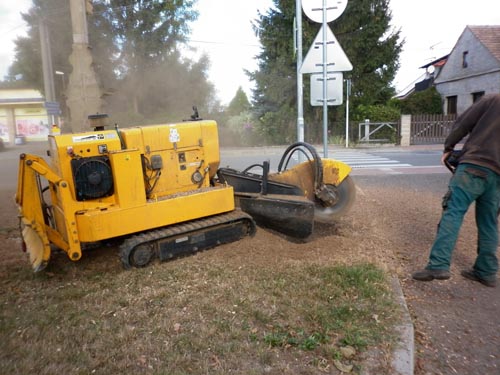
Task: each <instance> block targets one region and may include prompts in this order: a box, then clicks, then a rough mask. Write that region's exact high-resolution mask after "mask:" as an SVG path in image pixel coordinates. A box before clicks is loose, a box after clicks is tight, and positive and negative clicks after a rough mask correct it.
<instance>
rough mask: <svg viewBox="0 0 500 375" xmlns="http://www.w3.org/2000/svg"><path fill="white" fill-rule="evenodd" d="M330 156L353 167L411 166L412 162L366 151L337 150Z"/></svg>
mask: <svg viewBox="0 0 500 375" xmlns="http://www.w3.org/2000/svg"><path fill="white" fill-rule="evenodd" d="M329 157H330V158H332V159H335V160H338V161H341V162H343V163H346V164H347V165H349V166H350V167H351V168H384V167H385V168H387V167H389V168H397V167H411V166H412V165H411V164H407V163H400V162H399V161H397V160H392V159H388V158H384V157H379V156H376V155H374V154H369V153H365V152H344V151H337V152H333V153H332V154H331V155H329Z"/></svg>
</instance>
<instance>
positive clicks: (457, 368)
mask: <svg viewBox="0 0 500 375" xmlns="http://www.w3.org/2000/svg"><path fill="white" fill-rule="evenodd" d="M13 195H14V190H13V189H11V188H1V189H0V207H1V210H0V224H1V225H0V228H1V229H0V263H1V269H2V270H8V269H19V268H20V267H26V262H27V261H26V259H25V257H24V255H23V254H22V253H21V252H20V251H19V250H18V249H19V238H18V236H19V234H18V231H17V217H16V215H17V212H16V207H15V205H14V202H13ZM440 200H441V197H440V196H439V195H437V194H431V193H428V192H427V193H426V192H422V191H418V190H408V189H405V190H404V191H403V190H402V189H398V188H390V187H389V188H388V187H387V186H385V187H380V186H379V187H377V186H363V187H360V188H359V190H358V196H357V202H356V204H355V207H354V208H353V210H352V211H351V213H350V214H349V215H347V216H346V217H345V218H344V219H342V222H341V224H340V225H339V226H338V227H336V228H331V227H326V226H324V225H319V226H317V227H316V233H315V235H314V238H313V239H312V240H311V241H310V242H309V244H307V245H304V244H291V243H289V242H287V241H285V240H284V239H281V238H280V237H278V236H276V235H275V234H273V233H270V232H267V231H264V230H259V231H258V234H257V236H256V240H255V241H241V242H240V243H238V245H237V246H238V249H239V250H240V253H244V254H255V253H256V252H258V253H259V254H266V253H267V254H269V257H275V256H276V255H273V254H276V253H275V251H273V250H274V249H276V247H279V248H286V249H287V251H289V254H288V256H289V258H293V259H294V260H295V261H297V262H300V261H302V260H304V259H306V258H308V257H310V256H311V252H314V254H315V256H320V257H321V256H325V257H326V256H328V257H329V258H331V257H337V258H338V262H348V263H349V262H352V261H353V260H356V261H359V262H363V261H370V262H374V263H376V264H377V265H380V266H382V267H384V268H385V269H386V270H387V271H388V272H390V273H395V274H397V275H398V277H399V279H400V281H401V283H402V285H403V289H404V293H405V297H406V301H407V304H408V307H409V309H410V313H411V315H412V318H413V321H414V325H415V332H416V336H415V339H416V358H415V360H416V363H415V374H416V375H427V374H464V375H465V374H483V375H490V374H491V375H495V374H496V375H498V374H500V319H499V316H500V288H486V287H484V286H482V285H480V284H478V283H474V282H470V281H467V280H464V279H463V278H462V277H461V276H460V270H461V269H462V268H466V267H469V266H470V265H471V264H472V262H473V260H474V253H475V241H476V230H475V224H474V217H473V214H471V213H469V214H468V215H467V217H466V220H465V222H464V226H463V229H462V232H461V236H460V239H459V242H458V245H457V249H456V252H455V255H454V259H453V266H452V270H451V271H452V278H451V279H450V280H448V281H439V282H438V281H434V282H430V283H421V282H415V281H413V280H411V277H410V275H411V273H412V272H413V271H415V270H417V269H419V268H421V267H423V266H424V265H425V262H426V259H427V256H428V249H429V247H430V245H431V243H432V240H433V238H434V228H435V226H436V224H437V222H438V220H439V216H440ZM332 230H333V231H335V238H336V242H335V243H332V242H331V240H330V239H331V236H330V232H331V231H332ZM242 246H243V247H246V249H245V248H243V249H242ZM241 250H245V251H241ZM325 250H328V251H325ZM235 256H236V255H235ZM110 259H111V258H110ZM112 259H114V258H112ZM255 259H265V257H248V256H247V259H246V261H247V262H254V261H255ZM272 261H276V259H273V260H272ZM256 266H258V264H256Z"/></svg>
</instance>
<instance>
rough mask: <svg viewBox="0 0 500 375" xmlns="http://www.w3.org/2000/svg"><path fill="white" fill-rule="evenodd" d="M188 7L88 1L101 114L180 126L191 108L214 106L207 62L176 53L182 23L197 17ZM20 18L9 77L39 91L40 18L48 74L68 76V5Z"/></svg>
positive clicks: (155, 0)
mask: <svg viewBox="0 0 500 375" xmlns="http://www.w3.org/2000/svg"><path fill="white" fill-rule="evenodd" d="M195 1H196V0H174V1H162V0H94V1H93V2H92V5H93V7H92V8H93V11H92V13H91V14H88V15H87V23H88V30H89V44H90V46H91V51H92V58H93V62H94V70H95V71H96V74H97V76H98V80H99V82H100V85H101V87H102V91H103V94H104V95H105V100H106V102H107V108H105V109H104V110H105V111H108V112H109V113H110V115H111V116H112V118H113V117H117V118H119V119H121V124H122V125H123V124H124V123H125V124H126V123H128V122H131V121H130V120H132V121H138V120H140V121H156V120H157V119H160V118H161V119H162V120H163V121H165V119H171V120H174V119H175V120H179V116H184V117H187V116H188V115H189V114H190V113H189V111H190V109H191V106H192V105H197V106H198V107H199V108H200V110H201V111H206V109H207V108H210V107H213V106H215V104H216V103H214V99H213V98H214V95H213V94H214V88H213V86H212V84H210V83H209V82H208V78H207V76H208V68H209V60H208V57H207V56H202V57H201V58H200V59H198V61H193V60H189V59H185V58H183V57H182V55H181V53H180V47H181V46H182V45H183V44H184V43H185V42H186V41H187V38H188V36H189V33H190V28H189V24H190V23H191V22H192V21H194V20H196V18H197V17H198V13H197V12H196V11H195V10H194V9H193V5H194V3H195ZM23 18H24V19H25V21H26V22H27V24H28V30H29V31H28V36H27V37H25V38H19V39H18V40H17V41H16V56H15V62H14V64H13V65H12V66H11V68H10V74H11V75H12V76H13V75H16V74H22V76H23V79H24V81H26V82H27V83H28V84H29V85H32V86H33V87H36V88H38V89H40V90H41V91H43V78H42V68H41V66H42V64H41V57H40V47H39V46H40V41H39V34H38V22H39V18H42V19H43V20H44V22H45V23H46V25H47V28H48V30H49V33H50V38H51V47H52V48H51V50H52V51H51V52H52V60H53V65H54V70H60V71H62V72H64V73H65V78H66V79H68V77H69V74H71V71H72V67H71V66H70V65H69V62H68V57H69V55H70V54H71V48H72V31H71V18H70V10H69V0H33V6H32V8H31V9H30V10H29V11H28V12H27V13H26V14H24V15H23ZM55 84H56V92H58V93H62V91H63V87H62V85H63V82H62V80H61V79H56V80H55ZM60 100H61V101H63V100H62V98H61V97H60Z"/></svg>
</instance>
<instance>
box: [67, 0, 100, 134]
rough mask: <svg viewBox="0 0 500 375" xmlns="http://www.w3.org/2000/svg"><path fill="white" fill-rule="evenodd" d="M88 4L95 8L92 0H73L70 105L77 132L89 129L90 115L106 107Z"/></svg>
mask: <svg viewBox="0 0 500 375" xmlns="http://www.w3.org/2000/svg"><path fill="white" fill-rule="evenodd" d="M86 5H89V8H91V6H90V1H89V0H70V10H71V24H72V28H73V51H72V52H71V55H70V57H69V62H70V63H71V65H72V66H73V71H72V72H71V74H70V76H69V84H68V99H67V100H66V105H67V106H68V109H69V114H70V128H71V130H72V131H73V132H80V131H87V130H89V126H90V125H88V116H89V115H92V114H96V113H99V112H101V111H102V110H101V109H102V106H103V102H102V100H101V90H100V88H99V85H98V83H97V78H96V74H95V72H94V69H93V66H92V55H91V53H90V48H89V38H88V30H87V11H86V8H87V7H86Z"/></svg>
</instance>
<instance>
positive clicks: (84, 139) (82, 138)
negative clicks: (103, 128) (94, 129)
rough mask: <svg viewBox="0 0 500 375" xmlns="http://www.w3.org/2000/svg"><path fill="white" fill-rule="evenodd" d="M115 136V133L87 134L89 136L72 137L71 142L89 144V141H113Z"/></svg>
mask: <svg viewBox="0 0 500 375" xmlns="http://www.w3.org/2000/svg"><path fill="white" fill-rule="evenodd" d="M116 137H117V135H116V134H115V133H107V134H99V133H97V134H89V135H79V136H74V137H73V142H74V143H77V142H89V141H99V140H102V139H114V138H116Z"/></svg>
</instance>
